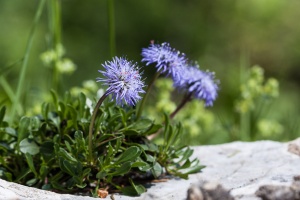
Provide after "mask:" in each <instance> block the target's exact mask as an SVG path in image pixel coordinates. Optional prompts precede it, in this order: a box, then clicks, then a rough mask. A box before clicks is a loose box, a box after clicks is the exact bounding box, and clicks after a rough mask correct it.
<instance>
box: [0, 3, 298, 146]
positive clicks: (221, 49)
mask: <svg viewBox="0 0 300 200" xmlns="http://www.w3.org/2000/svg"><path fill="white" fill-rule="evenodd" d="M109 1H110V0H89V1H82V0H61V1H57V2H59V4H60V8H61V10H60V16H61V18H60V27H61V39H60V41H61V43H62V45H63V47H64V49H65V54H64V56H65V57H68V58H69V59H71V60H72V62H73V63H75V65H76V70H75V71H74V72H73V73H72V74H69V75H64V76H63V80H62V81H61V82H62V84H61V85H60V88H59V90H61V91H66V90H69V89H70V88H72V87H75V86H81V85H82V82H83V81H85V80H90V79H92V80H95V78H96V77H98V76H99V73H98V72H97V70H98V69H101V63H103V62H104V61H106V60H110V59H111V56H112V55H111V53H110V52H111V48H110V42H109V38H110V32H109V27H110V23H109V17H108V16H109V12H108V2H109ZM38 2H39V0H27V1H23V0H1V1H0V48H1V53H0V67H1V68H2V69H5V70H1V71H0V72H1V84H0V102H1V105H7V106H8V107H9V106H10V105H11V101H10V99H9V97H8V96H9V95H8V94H7V93H8V91H7V90H6V89H5V86H4V85H3V79H5V82H6V83H8V84H9V85H10V87H11V88H12V90H15V89H16V87H17V84H18V81H19V73H20V71H21V66H22V61H20V62H18V61H19V60H20V59H22V58H23V57H24V54H25V47H26V44H27V42H28V38H29V36H30V29H31V27H32V24H33V19H34V15H35V12H36V10H37V6H38ZM49 2H50V3H49ZM49 2H47V5H46V7H45V8H44V9H43V11H42V15H41V19H40V21H39V23H38V25H37V27H36V30H35V33H34V38H33V46H32V49H31V51H30V57H29V61H28V71H27V72H26V81H25V82H26V86H24V91H23V92H22V96H21V97H22V98H21V100H22V104H23V106H24V107H25V108H26V109H27V110H28V109H29V107H32V106H33V105H32V103H35V104H38V103H41V102H42V99H40V98H38V96H39V94H40V93H42V91H49V90H50V89H51V88H52V85H51V79H52V78H51V70H50V69H49V68H47V67H45V65H44V64H43V62H42V60H41V54H42V53H43V52H45V51H48V50H49V49H50V48H51V37H52V36H51V31H52V27H51V22H50V21H51V20H50V19H51V12H52V11H51V1H50V0H49ZM299 7H300V1H298V0H289V1H282V0H247V1H240V0H226V1H224V0H214V1H209V0H164V1H161V0H151V1H136V0H135V1H134V0H114V6H113V9H114V26H113V27H114V29H115V41H116V46H115V47H116V48H115V50H116V51H115V54H116V55H118V56H127V57H128V58H129V59H131V60H134V61H136V62H138V63H139V65H140V66H143V65H144V64H143V63H141V62H140V60H141V55H140V53H141V49H142V48H143V47H147V46H148V45H149V43H150V40H154V41H155V42H158V43H161V42H169V43H170V44H171V46H172V47H174V48H176V49H178V50H180V51H181V52H184V53H185V54H186V55H187V57H188V58H189V59H190V60H194V61H197V62H198V63H199V64H200V67H201V68H202V69H208V70H210V71H215V72H216V78H217V79H219V80H220V92H219V97H218V99H217V101H216V102H215V105H214V106H213V107H212V108H207V110H208V111H206V109H205V111H203V112H209V114H210V115H211V113H213V115H214V120H212V121H210V122H207V123H209V124H206V126H209V127H210V129H209V127H208V129H209V130H204V129H203V128H202V129H201V130H200V129H197V131H200V132H201V131H202V134H203V135H204V136H203V137H202V138H206V139H203V140H201V139H199V140H196V142H195V139H193V140H192V139H191V140H190V141H188V142H191V141H194V142H195V143H197V141H198V142H199V143H221V142H228V141H232V140H236V139H243V138H242V137H236V136H235V137H231V136H230V134H231V133H230V131H229V132H226V130H228V129H226V128H224V127H225V126H227V125H228V124H229V125H228V126H230V128H229V129H230V130H232V129H234V127H236V126H238V125H237V124H239V123H240V115H239V114H238V113H236V111H235V109H234V107H235V103H236V101H237V99H238V98H239V96H240V86H241V84H242V81H241V78H240V77H241V72H242V71H243V70H244V71H245V70H247V69H250V67H252V66H253V65H259V66H260V67H261V68H262V69H264V76H265V78H266V79H268V78H269V77H273V78H275V79H277V80H278V81H279V84H280V87H279V90H280V91H279V92H280V95H279V97H278V98H276V99H275V101H273V102H272V107H271V109H270V112H268V114H267V115H266V116H267V118H268V119H271V120H273V121H274V120H275V121H276V123H275V124H272V123H270V124H269V126H270V127H269V129H272V128H273V129H274V127H275V129H280V131H278V130H277V132H276V131H275V132H276V134H275V132H274V134H275V135H273V134H272V133H270V134H267V135H266V136H261V137H253V138H252V139H275V140H281V141H285V140H291V139H293V138H296V137H299V135H300V132H299V130H300V129H299V127H298V126H297V124H298V123H299V119H300V118H299V112H300V110H299V103H298V102H299V92H298V91H299V87H300V79H299V78H300V70H299V67H300V26H299V19H300V12H299ZM49 41H50V42H49ZM6 69H8V70H6ZM143 69H144V75H145V77H147V78H146V81H149V80H150V77H151V76H152V75H153V69H152V68H150V67H145V68H143ZM26 109H24V110H26ZM187 109H188V108H187ZM194 110H195V109H193V111H194ZM201 111H202V110H199V113H198V114H199V115H202V114H201V113H200V112H201ZM190 112H192V111H190ZM220 116H221V118H222V119H224V118H225V119H226V120H225V121H226V122H224V120H223V122H220V120H219V119H220ZM227 122H228V123H227ZM205 123H206V122H205ZM197 125H199V124H197V123H195V124H194V125H193V126H197ZM277 125H280V126H279V127H280V128H276V127H278V126H277ZM214 126H215V127H219V128H218V129H211V127H214ZM220 127H223V128H220ZM232 127H233V128H232ZM237 130H240V129H239V128H237ZM256 131H257V130H256ZM211 132H213V134H211ZM238 132H239V131H235V133H234V134H238ZM195 137H196V138H200V136H199V135H196V136H195ZM191 138H193V137H191ZM212 138H213V139H212ZM245 139H246V140H247V138H245ZM248 139H249V138H248Z"/></svg>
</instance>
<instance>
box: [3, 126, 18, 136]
mask: <svg viewBox="0 0 300 200" xmlns="http://www.w3.org/2000/svg"><path fill="white" fill-rule="evenodd" d="M4 131H5V133H7V134H9V135H11V136H13V137H17V136H18V135H17V132H16V130H15V129H13V128H11V127H6V128H5V129H4Z"/></svg>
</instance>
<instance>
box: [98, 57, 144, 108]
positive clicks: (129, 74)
mask: <svg viewBox="0 0 300 200" xmlns="http://www.w3.org/2000/svg"><path fill="white" fill-rule="evenodd" d="M102 66H103V67H104V68H105V71H101V70H98V71H99V72H100V73H102V74H103V76H104V77H105V78H97V82H104V85H108V88H107V91H106V94H107V95H109V94H112V97H113V99H115V100H116V103H117V104H118V105H123V104H124V102H125V103H126V104H128V105H130V106H134V105H135V104H136V103H137V102H138V101H139V100H140V99H141V96H140V95H139V93H144V90H143V87H144V86H145V85H144V82H143V81H142V80H141V75H140V73H139V68H138V67H137V66H136V64H135V63H132V62H131V61H128V60H126V58H118V57H114V58H113V60H112V61H108V62H105V63H104V64H102Z"/></svg>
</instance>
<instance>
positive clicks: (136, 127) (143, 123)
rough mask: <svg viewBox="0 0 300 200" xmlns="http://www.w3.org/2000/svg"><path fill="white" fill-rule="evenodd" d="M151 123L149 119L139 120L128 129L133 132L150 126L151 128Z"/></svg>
mask: <svg viewBox="0 0 300 200" xmlns="http://www.w3.org/2000/svg"><path fill="white" fill-rule="evenodd" d="M152 124H153V121H152V120H150V119H141V120H139V121H137V122H135V123H133V124H131V125H130V126H128V128H130V129H134V130H145V129H148V128H149V127H150V126H152Z"/></svg>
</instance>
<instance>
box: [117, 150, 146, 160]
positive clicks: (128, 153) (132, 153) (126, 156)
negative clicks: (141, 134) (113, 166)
mask: <svg viewBox="0 0 300 200" xmlns="http://www.w3.org/2000/svg"><path fill="white" fill-rule="evenodd" d="M141 153H142V151H141V150H140V148H138V147H136V146H131V147H129V148H128V149H126V150H125V151H124V152H123V153H122V154H121V155H120V156H119V158H117V160H116V163H123V162H126V161H135V159H136V158H137V157H139V155H140V154H141Z"/></svg>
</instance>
